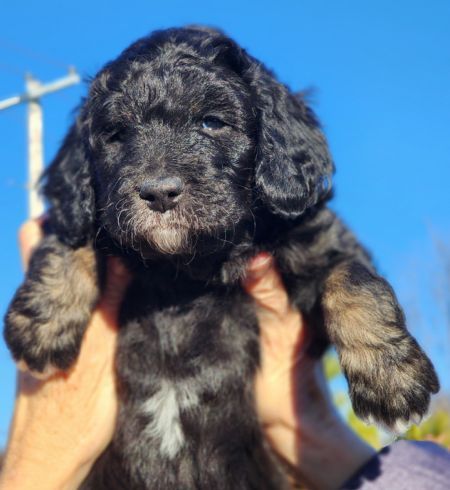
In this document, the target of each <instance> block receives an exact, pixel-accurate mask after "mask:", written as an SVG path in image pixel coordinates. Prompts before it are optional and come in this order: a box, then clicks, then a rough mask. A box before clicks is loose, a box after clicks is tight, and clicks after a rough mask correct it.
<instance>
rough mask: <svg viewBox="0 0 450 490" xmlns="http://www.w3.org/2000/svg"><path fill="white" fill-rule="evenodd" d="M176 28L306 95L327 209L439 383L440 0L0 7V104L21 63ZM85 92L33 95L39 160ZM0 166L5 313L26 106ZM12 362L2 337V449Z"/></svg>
mask: <svg viewBox="0 0 450 490" xmlns="http://www.w3.org/2000/svg"><path fill="white" fill-rule="evenodd" d="M186 23H204V24H209V25H213V26H218V27H221V28H222V29H224V30H225V31H226V32H227V33H229V34H230V35H231V36H233V37H234V38H235V39H237V40H238V41H239V42H240V43H241V44H242V45H243V46H244V47H246V48H247V49H248V50H249V51H250V52H251V53H252V54H253V55H255V56H256V57H258V58H260V59H261V60H263V61H264V62H265V63H266V64H267V65H268V66H269V67H271V68H272V69H274V70H275V72H276V73H277V74H278V75H279V77H280V79H281V80H282V81H284V82H285V83H287V84H289V85H290V86H291V87H292V88H294V89H303V88H305V87H315V88H316V89H317V90H316V92H315V95H314V106H315V109H316V111H317V113H318V114H319V116H320V118H321V120H322V122H323V125H324V128H325V132H326V134H327V136H328V139H329V142H330V146H331V149H332V152H333V155H334V158H335V161H336V164H337V169H338V171H337V176H336V179H335V185H336V199H335V201H334V204H333V206H334V208H335V209H337V210H338V212H339V213H340V214H341V215H342V216H343V218H344V219H345V220H346V221H347V222H348V224H349V225H350V226H351V227H352V228H353V229H354V230H355V232H356V233H357V234H358V235H359V237H360V238H361V240H362V241H363V242H364V243H365V244H366V245H367V246H368V247H369V249H371V250H372V252H373V254H374V256H375V258H376V261H377V264H378V265H379V268H380V270H381V272H382V273H383V274H384V275H385V276H387V277H388V279H389V280H390V281H391V282H392V283H393V284H394V286H395V287H396V289H397V292H398V295H399V296H400V299H401V300H402V302H403V303H404V305H405V307H406V309H407V312H408V316H409V318H410V323H411V326H412V328H413V331H414V333H415V334H416V336H417V337H418V338H419V339H420V341H421V342H422V343H423V345H424V346H425V348H426V349H427V351H428V352H429V353H430V354H431V355H432V357H433V358H434V359H435V361H436V363H437V366H438V369H439V372H440V375H441V378H442V380H443V382H444V386H446V388H447V389H450V375H449V373H450V369H449V364H448V355H449V349H448V336H446V335H445V330H444V327H445V325H444V313H443V312H442V311H441V310H439V308H438V307H439V302H438V301H435V300H434V290H435V288H436V287H438V286H439V284H440V281H443V280H444V278H443V276H442V267H441V265H440V263H439V261H438V258H437V254H436V252H435V250H434V249H435V245H434V244H435V242H436V241H439V240H440V241H441V242H442V243H444V244H447V246H448V245H449V244H450V226H449V225H450V191H449V185H450V2H449V1H448V0H434V1H433V2H423V1H419V0H397V1H392V0H378V1H376V2H361V1H359V0H348V1H346V0H342V1H340V2H336V1H332V0H328V1H324V0H314V1H313V0H310V1H306V0H305V1H304V0H297V1H294V0H292V1H286V0H278V1H276V2H274V1H273V0H271V1H267V0H263V1H258V2H256V1H255V2H245V1H243V0H239V1H235V0H228V1H227V2H211V1H195V0H191V1H159V2H157V1H151V0H146V1H133V0H129V1H127V2H124V1H120V2H119V1H116V0H108V1H106V0H104V1H95V0H94V1H89V2H88V1H86V0H77V1H72V2H61V1H60V0H59V1H56V0H41V1H40V2H34V1H31V0H28V1H22V2H6V3H5V4H4V5H3V6H2V28H1V31H0V99H3V98H6V97H8V96H11V95H14V94H16V93H18V92H20V91H21V90H22V88H23V78H22V74H23V72H25V71H30V72H32V73H33V74H34V75H35V76H36V77H38V78H40V79H41V80H43V81H50V80H52V79H54V78H57V77H59V76H62V75H64V74H65V66H66V65H68V64H72V65H74V66H76V67H77V69H78V70H79V71H80V72H81V73H82V74H83V75H84V76H89V75H93V74H95V72H96V71H97V70H98V69H99V68H100V67H101V66H102V64H103V63H105V62H106V61H108V60H109V59H111V58H114V57H115V56H116V55H117V54H118V53H119V52H120V51H121V50H122V49H123V48H124V47H126V46H127V45H128V44H129V43H130V42H131V41H133V40H135V39H136V38H138V37H140V36H142V35H145V34H147V33H148V32H150V31H152V30H154V29H157V28H164V27H170V26H177V25H183V24H186ZM84 93H85V86H82V85H80V86H77V87H74V88H71V89H67V90H65V91H64V92H60V93H58V94H54V95H50V96H48V97H47V98H46V99H45V100H44V108H45V153H46V160H47V161H48V160H49V159H51V157H52V156H53V155H54V153H55V151H56V149H57V147H58V144H59V142H60V141H61V138H62V137H63V135H64V133H65V131H66V129H67V127H68V124H69V122H70V112H71V111H72V109H73V108H74V107H75V106H76V104H77V102H78V100H79V98H80V97H81V96H82V95H83V94H84ZM0 162H1V163H0V213H1V221H2V223H3V226H2V228H3V231H2V234H1V236H2V237H3V238H2V240H1V244H2V253H1V255H0V261H1V262H0V270H1V281H0V313H1V314H2V315H3V314H4V312H5V310H6V307H7V304H8V302H9V300H10V298H11V296H12V294H13V292H14V290H15V288H16V287H17V286H18V284H19V282H20V280H21V274H22V273H21V270H20V263H19V258H18V253H17V249H16V245H15V243H16V230H17V227H18V226H19V224H20V223H21V222H22V221H23V220H24V219H25V213H26V197H25V190H24V185H25V182H26V175H25V165H26V135H25V109H24V107H17V108H15V109H10V110H8V111H4V112H2V113H0ZM447 284H448V283H447ZM447 293H448V291H447ZM13 369H14V368H13V364H12V362H11V361H10V359H9V354H8V352H7V351H6V349H5V346H4V344H3V343H2V342H0V445H1V444H2V443H3V442H4V440H5V438H6V431H7V425H8V421H9V417H10V414H11V411H12V401H13V393H14V370H13Z"/></svg>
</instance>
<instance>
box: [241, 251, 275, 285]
mask: <svg viewBox="0 0 450 490" xmlns="http://www.w3.org/2000/svg"><path fill="white" fill-rule="evenodd" d="M272 263H273V257H272V255H270V254H269V253H268V252H261V253H259V254H258V255H256V256H255V257H253V258H252V259H251V260H250V262H249V264H248V267H247V279H250V280H252V279H259V278H261V277H262V276H264V274H265V273H266V272H267V271H268V270H269V269H270V267H271V266H272Z"/></svg>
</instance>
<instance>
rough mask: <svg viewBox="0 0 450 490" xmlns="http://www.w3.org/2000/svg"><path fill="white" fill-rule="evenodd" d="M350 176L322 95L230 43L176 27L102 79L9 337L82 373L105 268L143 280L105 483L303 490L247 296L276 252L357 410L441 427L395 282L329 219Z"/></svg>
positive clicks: (51, 182) (48, 185)
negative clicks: (260, 415) (282, 450)
mask: <svg viewBox="0 0 450 490" xmlns="http://www.w3.org/2000/svg"><path fill="white" fill-rule="evenodd" d="M332 173H333V163H332V160H331V158H330V156H329V153H328V149H327V145H326V142H325V139H324V136H323V134H322V132H321V130H320V128H319V125H318V122H317V120H316V119H315V117H314V114H313V113H312V111H311V110H310V109H309V108H308V107H307V106H306V105H305V103H304V101H303V100H302V98H301V97H299V96H296V95H294V94H293V93H291V92H290V91H289V90H288V88H286V87H285V86H284V85H282V84H280V83H279V82H277V81H276V79H275V78H274V76H273V74H272V73H271V72H270V71H268V70H267V69H266V68H265V67H264V66H263V65H262V64H261V63H260V62H258V61H257V60H255V59H254V58H252V57H251V56H249V55H248V54H247V53H246V52H245V51H244V50H243V49H242V48H240V47H239V46H238V45H236V43H234V42H233V41H232V40H230V39H229V38H227V37H226V36H224V35H223V34H222V33H220V32H218V31H214V30H211V29H204V28H196V27H192V28H185V29H170V30H166V31H161V32H156V33H154V34H153V35H151V36H150V37H146V38H144V39H141V40H139V41H137V42H136V43H135V44H133V45H132V46H131V47H129V48H128V49H126V50H125V51H124V52H123V53H122V54H121V55H120V56H119V58H118V59H117V60H115V61H113V62H111V63H109V64H107V65H106V66H105V67H104V68H103V69H102V70H101V71H100V73H99V74H98V75H97V76H96V77H95V79H94V80H93V82H92V84H91V87H90V91H89V95H88V97H87V99H86V100H85V101H84V103H83V106H82V108H81V110H80V112H79V115H78V117H77V120H76V123H75V124H74V126H73V127H72V129H71V130H70V132H69V134H68V136H67V137H66V139H65V141H64V144H63V145H62V148H61V149H60V151H59V153H58V155H57V156H56V158H55V160H54V162H53V163H52V165H51V166H50V168H49V170H48V172H47V174H46V182H45V185H44V193H45V196H46V197H47V199H48V201H49V203H50V211H49V213H50V218H49V222H50V226H51V232H50V233H49V234H48V235H47V236H46V238H45V239H44V241H43V242H42V244H41V245H40V247H39V248H38V250H37V251H36V252H35V254H34V256H33V258H32V261H31V264H30V269H29V272H28V275H27V278H26V280H25V282H24V284H23V285H22V286H21V287H20V289H19V290H18V292H17V294H16V296H15V298H14V300H13V302H12V304H11V307H10V309H9V312H8V313H7V317H6V330H5V337H6V341H7V343H8V345H9V346H10V348H11V350H12V352H13V355H14V357H15V359H16V360H17V361H24V362H25V363H26V364H27V365H28V366H29V368H30V369H32V370H34V371H38V372H41V373H42V372H46V370H48V369H50V368H57V369H67V368H69V367H70V365H71V364H72V363H73V361H74V360H75V358H76V357H77V354H78V350H79V347H80V342H81V338H82V336H83V332H84V330H85V327H86V324H87V322H88V319H89V317H90V312H91V310H92V308H93V307H94V305H95V304H96V301H97V299H98V297H99V289H101V287H100V286H99V284H101V276H102V274H101V271H102V268H103V267H102V263H103V262H104V257H105V255H107V254H115V255H118V256H120V257H122V259H123V260H124V261H125V262H126V263H127V265H128V267H129V268H130V269H131V270H132V271H133V274H134V282H133V284H132V285H131V287H130V289H129V292H128V294H127V296H126V299H125V301H124V304H123V307H122V311H121V322H120V323H121V330H120V341H119V342H120V343H119V351H118V357H117V376H118V380H119V387H120V397H121V403H122V404H121V410H120V415H119V420H118V425H117V431H116V434H115V437H114V440H113V442H112V443H111V445H110V447H109V448H108V449H107V451H106V452H105V453H104V455H103V456H102V458H101V459H100V460H99V461H98V462H97V464H96V466H95V467H94V469H93V471H92V472H91V474H90V476H89V477H88V479H87V480H86V482H85V484H84V487H85V488H93V489H103V488H105V489H109V490H111V489H161V490H170V489H174V490H180V489H203V490H212V489H230V490H231V489H233V490H236V489H243V490H244V489H258V490H261V489H279V488H284V485H285V479H284V476H283V474H282V472H280V471H279V470H278V468H277V466H276V465H275V464H274V462H273V458H272V457H271V455H270V451H268V450H267V449H266V446H265V443H264V440H263V437H262V433H261V430H260V427H259V425H258V419H257V416H256V414H255V408H254V399H253V378H254V374H255V370H256V369H257V367H258V362H259V350H258V325H257V321H256V317H255V311H254V305H253V304H252V301H251V300H250V299H249V297H247V296H246V295H245V293H244V292H243V290H242V289H241V287H240V280H241V279H242V276H243V273H244V270H245V264H246V263H247V261H248V259H249V258H250V257H252V256H253V255H255V254H256V253H258V252H259V251H262V250H267V251H269V252H271V253H272V254H273V255H274V256H275V257H276V260H277V263H278V267H279V269H280V271H281V273H282V276H283V279H284V282H285V285H286V287H287V289H288V292H289V297H290V299H291V301H292V303H293V304H294V305H295V306H296V307H298V308H299V309H301V310H302V311H303V312H304V313H305V314H306V315H308V316H309V321H310V323H311V324H312V325H313V326H314V333H315V337H316V340H315V343H314V344H313V345H314V346H315V347H316V350H317V351H320V348H319V347H320V346H321V347H322V348H323V346H324V345H326V344H327V343H328V341H331V342H332V343H333V344H334V345H335V346H336V348H337V350H338V353H339V357H340V360H341V364H342V367H343V370H344V372H345V375H346V377H347V379H348V382H349V386H350V394H351V398H352V402H353V407H354V409H355V411H356V413H357V414H358V415H359V416H360V417H362V418H365V419H369V420H374V421H376V422H379V423H382V424H384V425H385V426H387V427H389V428H392V429H394V430H395V429H396V428H398V426H399V424H403V423H406V422H408V421H416V420H417V419H420V418H421V417H422V416H423V415H424V413H425V412H426V410H427V407H428V404H429V400H430V393H434V392H436V391H437V390H438V380H437V378H436V375H435V373H434V370H433V367H432V365H431V363H430V361H429V360H428V358H427V357H426V356H425V354H424V353H423V352H422V350H421V349H420V347H419V346H418V345H417V343H416V341H415V340H414V339H413V338H412V337H411V335H410V334H409V333H408V332H407V330H406V328H405V322H404V316H403V313H402V311H401V309H400V307H399V305H398V303H397V300H396V298H395V295H394V293H393V291H392V289H391V287H390V286H389V284H387V282H386V281H385V280H383V279H382V278H380V277H379V276H378V275H377V274H376V272H375V271H374V268H373V265H372V263H371V261H370V258H369V256H368V254H367V252H366V251H365V250H364V249H363V248H362V247H361V246H360V245H359V244H358V242H357V241H356V239H355V238H354V237H353V235H352V234H351V233H350V232H349V231H348V230H347V229H346V228H345V226H344V225H343V224H342V223H341V222H340V221H339V219H338V218H337V217H336V216H335V215H334V214H333V213H332V212H331V211H330V210H329V209H327V207H326V202H327V200H328V199H329V197H330V182H331V175H332ZM319 344H320V345H319Z"/></svg>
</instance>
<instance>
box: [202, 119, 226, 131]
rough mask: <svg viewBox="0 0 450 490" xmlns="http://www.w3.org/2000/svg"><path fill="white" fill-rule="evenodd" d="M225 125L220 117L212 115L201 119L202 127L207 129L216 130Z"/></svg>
mask: <svg viewBox="0 0 450 490" xmlns="http://www.w3.org/2000/svg"><path fill="white" fill-rule="evenodd" d="M225 126H227V124H226V123H224V122H223V121H222V120H221V119H219V118H218V117H214V116H206V117H205V118H204V119H203V121H202V128H203V129H207V130H208V131H217V130H218V129H222V128H224V127H225Z"/></svg>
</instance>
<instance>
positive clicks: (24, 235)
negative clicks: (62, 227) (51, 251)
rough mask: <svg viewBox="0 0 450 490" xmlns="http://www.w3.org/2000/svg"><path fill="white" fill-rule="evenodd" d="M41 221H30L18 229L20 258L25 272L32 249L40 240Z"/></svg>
mask: <svg viewBox="0 0 450 490" xmlns="http://www.w3.org/2000/svg"><path fill="white" fill-rule="evenodd" d="M41 225H42V220H40V219H39V220H30V221H27V222H26V223H24V224H23V225H22V226H21V227H20V229H19V248H20V255H21V257H22V265H23V268H24V269H25V270H26V269H27V267H28V263H29V261H30V257H31V254H32V253H33V250H34V248H35V247H36V246H37V244H38V243H39V242H40V241H41V239H42V235H43V232H42V228H41Z"/></svg>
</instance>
